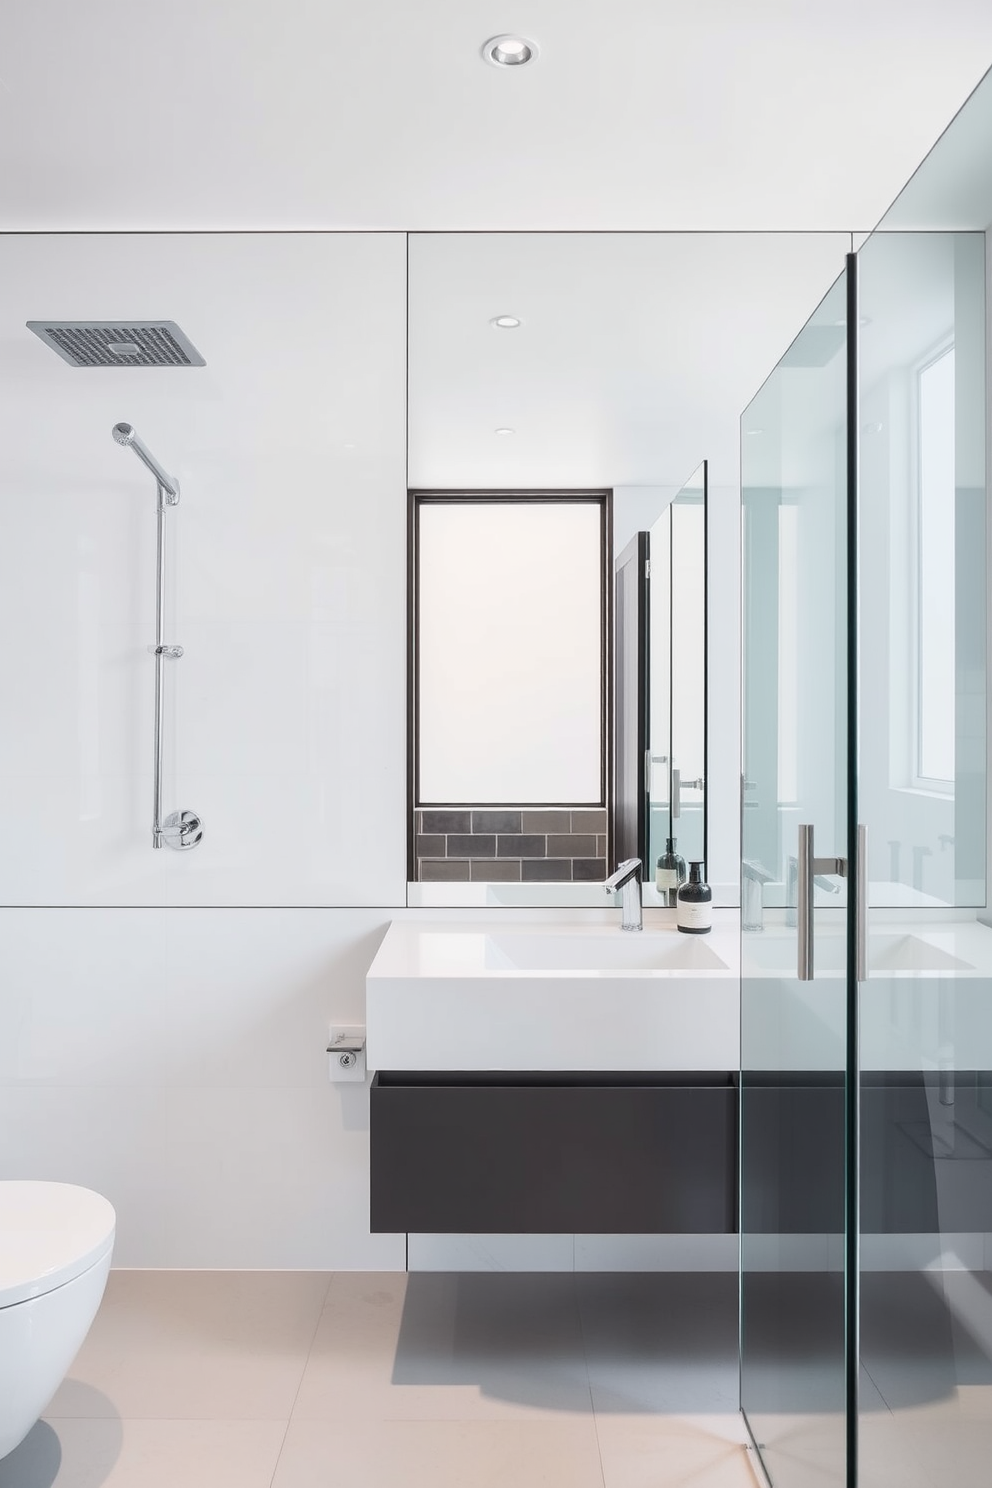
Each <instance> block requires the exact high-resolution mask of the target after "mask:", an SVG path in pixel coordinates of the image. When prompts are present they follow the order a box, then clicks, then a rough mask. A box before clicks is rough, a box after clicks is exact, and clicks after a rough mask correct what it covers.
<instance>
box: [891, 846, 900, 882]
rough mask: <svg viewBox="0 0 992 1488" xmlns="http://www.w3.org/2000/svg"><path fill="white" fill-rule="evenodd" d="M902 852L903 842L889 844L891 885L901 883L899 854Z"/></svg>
mask: <svg viewBox="0 0 992 1488" xmlns="http://www.w3.org/2000/svg"><path fill="white" fill-rule="evenodd" d="M901 850H902V843H901V842H895V841H890V842H889V882H890V883H898V882H899V853H900V851H901Z"/></svg>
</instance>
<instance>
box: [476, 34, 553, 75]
mask: <svg viewBox="0 0 992 1488" xmlns="http://www.w3.org/2000/svg"><path fill="white" fill-rule="evenodd" d="M539 54H540V48H539V47H538V45H537V42H536V41H531V40H530V38H529V37H527V36H511V35H505V36H490V38H489V40H488V41H487V42H486V43H485V44H484V45H483V48H482V56H483V59H484V60H485V61H486V62H488V63H489V64H490V66H491V67H525V66H526V65H527V63H528V62H536V61H537V58H538V56H539Z"/></svg>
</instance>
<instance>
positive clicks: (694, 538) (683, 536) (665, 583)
mask: <svg viewBox="0 0 992 1488" xmlns="http://www.w3.org/2000/svg"><path fill="white" fill-rule="evenodd" d="M706 499H707V463H706V461H705V460H704V461H703V463H702V465H700V466H699V468H698V470H696V471H694V472H693V474H692V475H691V476H690V478H689V479H688V480H687V481H686V483H685V485H684V486H683V487H682V488H681V489H680V490H679V491H678V493H677V494H676V496H675V497H674V499H673V500H672V502H671V504H670V505H669V506H668V507H667V508H666V510H665V511H664V512H662V514H661V516H660V517H659V518H658V520H657V521H656V522H655V523H654V525H653V526H652V528H651V534H650V553H651V585H650V625H651V693H650V719H649V724H650V755H651V771H650V777H649V779H650V787H649V794H650V803H649V806H650V809H649V842H648V862H649V864H650V865H651V873H652V876H653V874H654V868H655V865H656V864H657V862H658V859H659V858H660V857H661V856H662V854H663V853H664V852H665V850H666V844H667V840H668V839H669V838H673V839H674V841H675V848H674V850H675V853H676V854H677V855H679V856H681V857H682V858H683V859H684V860H685V861H686V862H687V863H688V862H690V861H694V860H695V861H699V862H705V859H706V804H705V803H706V781H705V777H706Z"/></svg>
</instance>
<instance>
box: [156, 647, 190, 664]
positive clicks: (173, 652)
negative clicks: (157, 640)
mask: <svg viewBox="0 0 992 1488" xmlns="http://www.w3.org/2000/svg"><path fill="white" fill-rule="evenodd" d="M182 654H183V648H182V646H149V647H148V655H149V656H164V657H166V658H167V659H168V660H169V661H178V660H179V658H180V656H182Z"/></svg>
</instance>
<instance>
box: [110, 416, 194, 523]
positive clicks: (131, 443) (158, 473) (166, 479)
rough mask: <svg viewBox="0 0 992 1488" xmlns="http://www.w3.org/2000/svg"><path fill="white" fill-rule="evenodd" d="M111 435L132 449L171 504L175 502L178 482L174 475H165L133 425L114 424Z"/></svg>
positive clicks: (177, 497)
mask: <svg viewBox="0 0 992 1488" xmlns="http://www.w3.org/2000/svg"><path fill="white" fill-rule="evenodd" d="M113 435H114V439H115V440H116V442H117V443H118V444H121V445H123V446H124V447H125V448H130V449H133V450H134V453H135V454H136V455H137V457H138V459H139V460H140V461H141V463H142V464H143V465H146V466H147V467H148V469H149V470H150V471H151V473H152V475H153V476H154V477H155V479H156V480H157V481H158V483H159V485H160V486H161V487H162V489H163V490H164V491H165V492H166V493H167V494H168V495H169V496H171V497H172V503H171V504H175V502H177V501H178V500H179V482H178V481H177V480H176V479H175V477H174V476H171V475H166V473H165V471H164V470H163V469H162V467H161V465H160V464H159V463H158V461H157V460H156V459H155V456H154V455H153V454H152V453H151V452H150V451H149V450H147V449H146V448H145V446H144V445H143V444H142V442H141V440H140V439H139V438H138V436H137V434H136V433H135V432H134V427H133V425H131V424H115V425H114V428H113Z"/></svg>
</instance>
